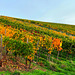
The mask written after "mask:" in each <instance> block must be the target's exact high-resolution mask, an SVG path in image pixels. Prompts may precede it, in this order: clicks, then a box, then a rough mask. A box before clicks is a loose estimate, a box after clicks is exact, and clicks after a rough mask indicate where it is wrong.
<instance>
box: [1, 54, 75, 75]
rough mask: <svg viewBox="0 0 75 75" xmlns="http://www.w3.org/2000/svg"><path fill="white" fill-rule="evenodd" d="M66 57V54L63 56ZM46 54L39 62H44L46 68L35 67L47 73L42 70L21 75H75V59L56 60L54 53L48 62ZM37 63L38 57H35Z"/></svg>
mask: <svg viewBox="0 0 75 75" xmlns="http://www.w3.org/2000/svg"><path fill="white" fill-rule="evenodd" d="M63 55H64V54H63ZM46 58H47V57H46V56H45V53H41V55H40V57H39V62H42V63H43V64H44V65H45V66H44V67H41V66H39V65H36V64H34V63H33V65H34V66H38V69H40V67H41V68H43V69H45V70H46V72H44V71H42V70H41V69H40V70H37V68H36V69H35V70H32V71H31V72H26V71H25V72H20V74H21V75H50V74H51V75H75V58H71V57H70V58H69V59H66V57H64V58H61V57H59V60H56V55H55V54H54V53H53V54H52V56H51V58H50V59H51V61H50V62H49V61H47V60H46ZM35 61H36V57H35ZM1 74H4V75H11V74H12V73H11V72H8V71H4V72H0V75H1Z"/></svg>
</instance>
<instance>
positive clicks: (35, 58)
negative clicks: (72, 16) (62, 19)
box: [0, 16, 75, 75]
mask: <svg viewBox="0 0 75 75" xmlns="http://www.w3.org/2000/svg"><path fill="white" fill-rule="evenodd" d="M74 28H75V26H72V25H65V24H56V23H47V22H40V21H32V20H25V19H19V18H13V17H8V16H0V34H1V36H0V38H1V37H2V39H3V41H2V42H3V43H2V47H6V49H5V48H4V49H3V52H2V53H3V54H2V56H3V57H4V58H3V59H2V61H3V64H4V65H5V66H4V65H3V69H4V72H0V74H5V75H6V74H8V75H11V74H12V73H13V72H14V71H18V72H20V74H21V75H50V74H51V75H74V74H75V36H74V35H75V34H74V32H75V29H74ZM0 44H1V40H0ZM0 47H1V45H0ZM4 50H6V52H7V54H6V56H5V55H4V53H5V52H4ZM5 57H6V58H5ZM5 61H6V62H5ZM5 63H6V64H9V65H7V66H6V64H5ZM17 67H18V68H17ZM0 71H1V68H0ZM2 71H3V70H2ZM9 71H10V72H9ZM27 71H28V72H27ZM15 73H17V72H15ZM13 75H14V74H13Z"/></svg>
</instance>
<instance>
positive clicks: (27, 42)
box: [26, 38, 28, 69]
mask: <svg viewBox="0 0 75 75" xmlns="http://www.w3.org/2000/svg"><path fill="white" fill-rule="evenodd" d="M27 43H28V38H27ZM26 69H27V57H26Z"/></svg>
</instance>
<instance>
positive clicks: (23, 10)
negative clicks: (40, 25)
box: [0, 0, 75, 25]
mask: <svg viewBox="0 0 75 75" xmlns="http://www.w3.org/2000/svg"><path fill="white" fill-rule="evenodd" d="M0 15H5V16H10V17H17V18H24V19H30V20H38V21H46V22H55V23H65V24H74V25H75V0H0Z"/></svg>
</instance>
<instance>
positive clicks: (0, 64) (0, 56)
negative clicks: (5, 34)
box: [0, 35, 2, 67]
mask: <svg viewBox="0 0 75 75" xmlns="http://www.w3.org/2000/svg"><path fill="white" fill-rule="evenodd" d="M0 40H1V41H0V67H2V35H1V39H0Z"/></svg>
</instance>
